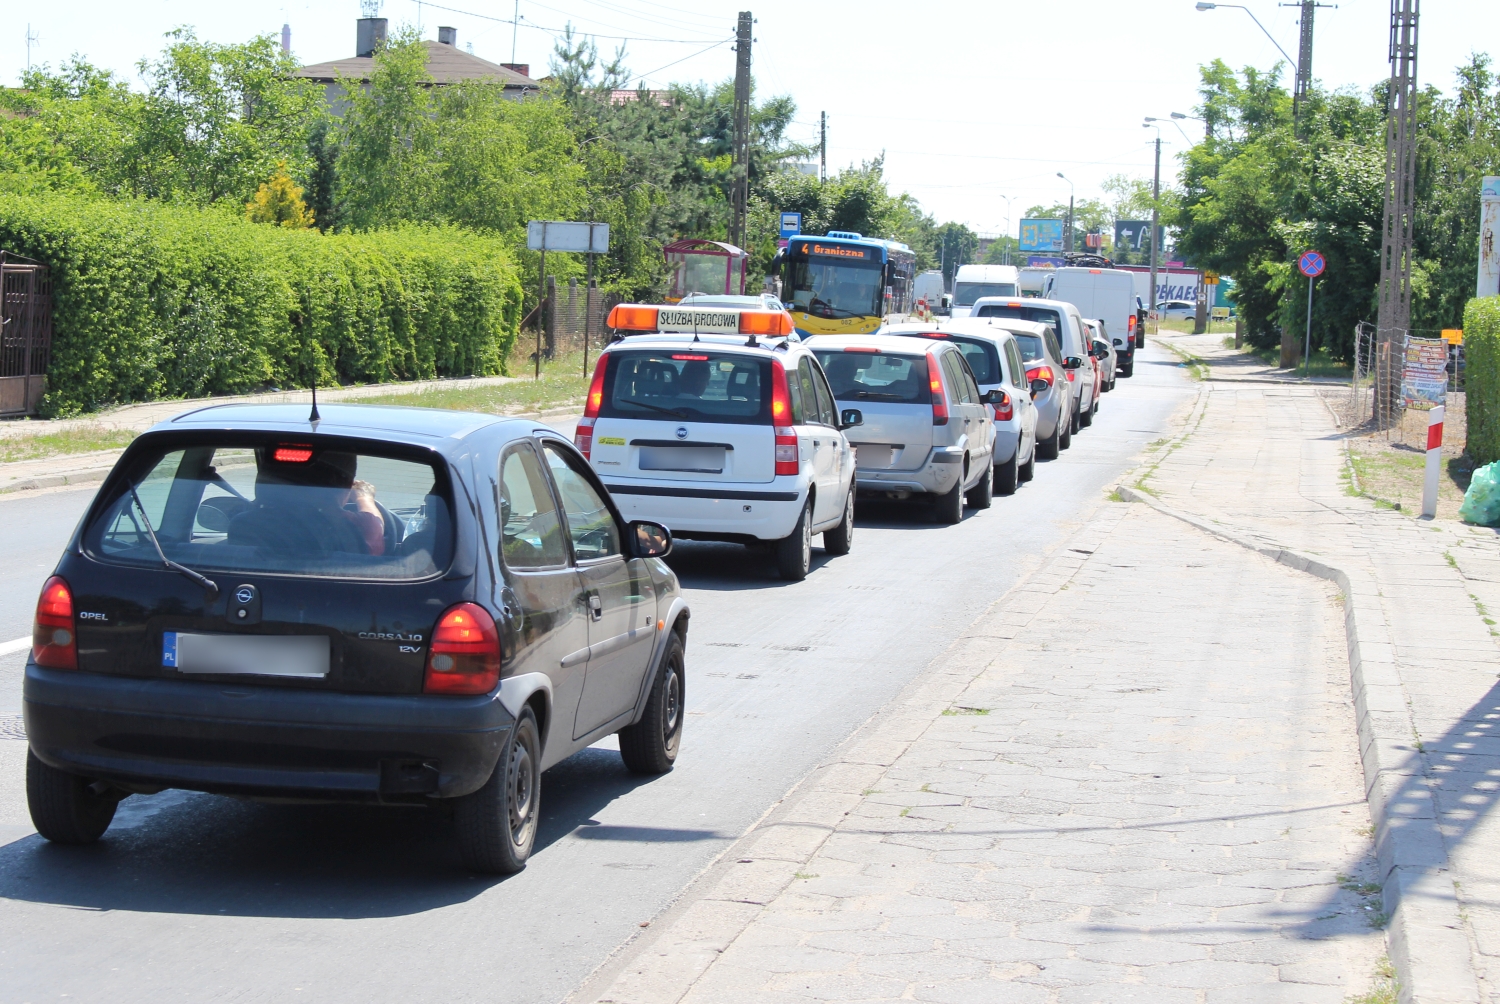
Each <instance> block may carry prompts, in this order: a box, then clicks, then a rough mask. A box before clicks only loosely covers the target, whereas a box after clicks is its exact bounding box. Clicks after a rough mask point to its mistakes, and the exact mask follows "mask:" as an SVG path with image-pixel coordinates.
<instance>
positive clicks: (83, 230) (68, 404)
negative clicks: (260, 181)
mask: <svg viewBox="0 0 1500 1004" xmlns="http://www.w3.org/2000/svg"><path fill="white" fill-rule="evenodd" d="M0 248H4V249H5V250H6V251H9V252H13V253H16V254H21V255H25V256H27V257H29V258H34V259H36V260H38V261H41V262H43V263H45V264H46V265H47V266H48V267H49V269H50V271H51V277H52V295H53V303H54V314H53V349H52V364H51V367H50V369H49V371H48V374H47V396H46V398H45V400H44V403H43V410H44V412H45V413H47V414H49V415H59V414H70V413H76V412H79V411H85V410H91V409H95V408H98V407H101V406H103V405H107V404H113V403H118V402H126V401H145V400H151V399H156V398H172V397H201V396H206V395H210V394H229V393H240V392H245V391H252V390H256V389H260V388H265V387H269V386H278V387H305V386H307V385H308V383H309V382H310V381H311V378H312V376H313V374H314V368H316V372H317V378H318V381H319V383H320V384H329V383H333V382H339V383H366V382H372V381H381V380H405V379H422V378H429V377H434V376H458V375H473V374H492V373H499V372H500V371H501V367H502V364H503V360H504V358H505V355H506V353H507V351H508V350H509V349H510V346H511V344H512V343H513V342H514V341H515V338H516V333H517V330H518V327H519V324H520V314H521V284H520V279H519V277H518V269H517V268H516V264H515V260H514V257H513V256H512V254H511V253H510V251H509V250H508V249H507V248H506V246H505V245H504V244H503V243H502V241H501V240H500V239H499V238H495V237H490V236H485V235H482V234H476V233H474V232H472V231H466V230H462V229H459V228H456V227H437V226H403V227H399V228H396V229H392V230H382V231H371V232H366V233H357V234H331V235H325V234H321V233H318V232H317V231H315V230H287V229H283V228H280V227H275V226H270V225H267V224H255V223H247V222H245V221H244V220H243V219H241V218H238V217H237V216H235V215H232V214H231V213H229V212H228V211H225V210H220V209H200V208H193V207H181V206H171V205H164V204H161V203H150V202H126V201H103V200H93V199H87V198H81V197H76V196H66V195H41V196H22V195H5V194H0Z"/></svg>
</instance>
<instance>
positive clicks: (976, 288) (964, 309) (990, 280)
mask: <svg viewBox="0 0 1500 1004" xmlns="http://www.w3.org/2000/svg"><path fill="white" fill-rule="evenodd" d="M1020 295H1021V273H1020V270H1019V269H1017V268H1016V267H1015V266H1014V265H960V266H959V267H958V271H957V272H955V273H954V274H953V316H954V317H968V316H969V313H970V312H971V311H972V310H973V309H974V301H975V300H977V299H979V298H980V297H981V296H1020Z"/></svg>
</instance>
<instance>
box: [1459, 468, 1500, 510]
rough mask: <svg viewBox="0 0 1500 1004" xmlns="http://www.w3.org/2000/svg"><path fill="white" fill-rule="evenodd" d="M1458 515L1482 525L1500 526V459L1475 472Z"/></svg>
mask: <svg viewBox="0 0 1500 1004" xmlns="http://www.w3.org/2000/svg"><path fill="white" fill-rule="evenodd" d="M1458 515H1459V518H1460V519H1463V520H1466V521H1468V522H1470V523H1477V524H1479V525H1480V526H1500V460H1497V461H1495V462H1494V463H1493V464H1485V465H1484V466H1483V467H1481V468H1479V470H1477V471H1475V472H1474V476H1473V478H1471V479H1470V481H1469V490H1468V491H1466V492H1464V504H1463V505H1461V506H1459V508H1458Z"/></svg>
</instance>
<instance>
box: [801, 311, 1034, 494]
mask: <svg viewBox="0 0 1500 1004" xmlns="http://www.w3.org/2000/svg"><path fill="white" fill-rule="evenodd" d="M1007 324H1014V325H1018V326H1024V327H1027V328H1033V327H1035V326H1034V325H1031V324H1029V323H1028V322H1026V321H1012V320H1006V319H1004V318H977V317H960V318H955V319H953V320H942V321H939V322H937V323H934V324H911V323H908V324H892V325H888V326H887V327H884V328H881V329H880V331H879V334H882V335H914V336H916V337H919V338H940V339H943V340H944V341H949V342H952V343H953V344H955V345H957V346H958V348H959V351H960V352H962V353H963V354H964V361H965V362H967V363H968V364H969V370H970V371H971V372H972V373H973V374H974V382H975V383H977V384H979V393H980V394H981V395H984V396H988V395H990V394H991V392H998V399H996V400H995V401H994V403H992V404H991V405H990V409H991V411H992V412H993V414H994V419H995V447H994V454H993V456H992V457H991V458H990V459H991V463H992V464H993V465H994V491H995V494H996V495H1010V494H1013V493H1014V492H1015V490H1016V485H1017V484H1020V483H1023V482H1026V481H1030V480H1031V479H1032V478H1033V477H1034V476H1035V475H1036V433H1037V422H1038V412H1037V407H1036V396H1037V394H1038V393H1039V392H1040V391H1041V390H1044V389H1046V387H1050V386H1051V385H1050V384H1046V387H1037V388H1034V387H1032V385H1031V380H1029V379H1028V378H1027V375H1026V361H1025V357H1024V355H1023V353H1022V351H1021V347H1020V346H1019V345H1018V344H1017V342H1016V336H1015V334H1014V333H1013V332H1011V331H1009V330H1008V329H1007V328H1006V327H1005V325H1007ZM1038 330H1041V329H1038ZM814 347H815V348H816V344H815V346H814ZM1038 383H1045V381H1038Z"/></svg>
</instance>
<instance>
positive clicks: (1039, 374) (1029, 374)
mask: <svg viewBox="0 0 1500 1004" xmlns="http://www.w3.org/2000/svg"><path fill="white" fill-rule="evenodd" d="M1033 380H1045V381H1047V386H1048V387H1051V386H1052V384H1053V383H1054V382H1055V381H1056V380H1057V375H1056V374H1055V373H1053V372H1052V367H1051V366H1037V367H1034V368H1032V369H1029V370H1027V371H1026V382H1027V383H1030V382H1031V381H1033Z"/></svg>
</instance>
